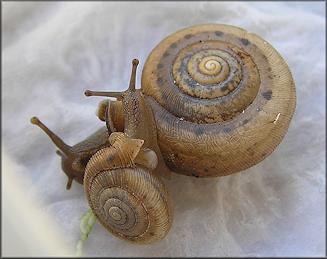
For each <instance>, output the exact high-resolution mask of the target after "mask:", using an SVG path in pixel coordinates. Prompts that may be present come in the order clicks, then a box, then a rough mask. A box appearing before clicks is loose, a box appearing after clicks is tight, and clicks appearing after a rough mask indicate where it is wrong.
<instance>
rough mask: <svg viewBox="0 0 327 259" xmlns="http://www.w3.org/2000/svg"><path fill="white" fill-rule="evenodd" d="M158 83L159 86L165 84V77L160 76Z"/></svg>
mask: <svg viewBox="0 0 327 259" xmlns="http://www.w3.org/2000/svg"><path fill="white" fill-rule="evenodd" d="M157 84H158V86H162V85H163V79H162V78H161V77H158V79H157Z"/></svg>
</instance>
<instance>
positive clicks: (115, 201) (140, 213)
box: [84, 133, 173, 244]
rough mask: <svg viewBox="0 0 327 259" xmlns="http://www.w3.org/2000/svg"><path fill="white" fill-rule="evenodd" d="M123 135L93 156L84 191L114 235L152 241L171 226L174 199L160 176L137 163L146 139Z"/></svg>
mask: <svg viewBox="0 0 327 259" xmlns="http://www.w3.org/2000/svg"><path fill="white" fill-rule="evenodd" d="M112 135H115V134H112ZM123 135H124V134H123V133H121V134H120V135H119V134H116V136H115V137H116V139H115V143H113V145H112V146H111V147H108V148H104V149H101V150H99V151H98V152H97V153H96V154H95V155H94V156H92V158H91V159H90V161H89V163H88V164H87V167H86V170H85V176H84V188H85V194H86V197H87V200H88V202H89V205H90V207H91V209H92V210H93V213H94V214H95V216H96V217H97V219H98V220H99V221H100V222H101V224H102V225H103V226H104V227H105V228H106V229H107V230H108V231H110V232H111V233H112V234H113V235H115V236H116V237H118V238H120V239H123V240H125V241H129V242H131V243H135V244H152V243H155V242H158V241H160V240H161V239H163V238H164V237H165V236H166V234H167V233H168V231H169V230H170V227H171V225H172V221H173V208H172V207H173V205H172V199H171V196H170V194H169V192H168V190H167V189H166V187H165V185H164V183H163V182H162V180H160V178H159V177H157V176H156V175H154V174H153V173H152V172H151V171H150V169H147V168H146V167H144V166H141V165H137V164H135V163H134V160H135V157H136V156H137V155H138V152H139V151H140V147H141V146H142V144H143V140H136V139H129V138H126V137H124V136H123Z"/></svg>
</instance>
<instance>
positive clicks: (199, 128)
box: [194, 127, 204, 135]
mask: <svg viewBox="0 0 327 259" xmlns="http://www.w3.org/2000/svg"><path fill="white" fill-rule="evenodd" d="M194 133H195V134H196V135H202V134H203V133H204V129H203V128H202V127H197V128H196V129H195V131H194Z"/></svg>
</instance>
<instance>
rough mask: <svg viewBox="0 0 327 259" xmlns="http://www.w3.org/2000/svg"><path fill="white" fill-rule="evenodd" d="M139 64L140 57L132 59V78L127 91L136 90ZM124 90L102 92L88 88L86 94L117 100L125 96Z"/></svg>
mask: <svg viewBox="0 0 327 259" xmlns="http://www.w3.org/2000/svg"><path fill="white" fill-rule="evenodd" d="M138 64H139V60H138V59H133V61H132V65H133V68H132V74H131V79H130V83H129V87H128V89H127V91H129V90H130V91H135V81H136V68H137V66H138ZM125 92H126V91H124V92H101V91H91V90H86V91H85V93H84V94H85V96H87V97H90V96H104V97H113V98H117V100H122V99H123V98H124V96H125V94H124V93H125Z"/></svg>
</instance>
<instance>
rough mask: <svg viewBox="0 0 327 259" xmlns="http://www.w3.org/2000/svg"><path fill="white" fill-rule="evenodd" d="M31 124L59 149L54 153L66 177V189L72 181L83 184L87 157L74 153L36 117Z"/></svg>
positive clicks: (72, 149) (71, 148)
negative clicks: (59, 160) (39, 129)
mask: <svg viewBox="0 0 327 259" xmlns="http://www.w3.org/2000/svg"><path fill="white" fill-rule="evenodd" d="M30 121H31V123H32V124H35V125H37V126H39V127H40V128H41V129H42V130H43V131H44V132H45V133H46V134H47V135H48V136H49V137H50V138H51V140H52V142H53V143H54V144H55V145H56V146H57V147H58V148H59V149H60V150H57V151H56V153H57V154H58V155H59V156H60V157H61V168H62V170H63V171H64V172H65V174H66V175H67V176H68V182H67V185H66V189H67V190H69V189H70V188H71V185H72V182H73V180H75V181H77V182H78V183H81V184H83V177H84V170H85V166H86V163H87V161H88V159H89V157H84V158H83V156H81V155H80V152H75V150H74V148H73V147H71V146H69V145H67V144H66V143H64V142H63V141H62V140H61V139H60V138H59V137H58V136H57V135H56V134H55V133H53V132H52V131H51V130H50V129H49V128H48V127H47V126H45V125H44V124H43V123H42V122H41V121H40V120H39V119H38V118H37V117H33V118H31V120H30Z"/></svg>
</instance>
